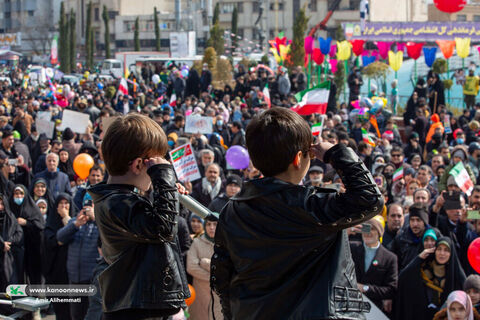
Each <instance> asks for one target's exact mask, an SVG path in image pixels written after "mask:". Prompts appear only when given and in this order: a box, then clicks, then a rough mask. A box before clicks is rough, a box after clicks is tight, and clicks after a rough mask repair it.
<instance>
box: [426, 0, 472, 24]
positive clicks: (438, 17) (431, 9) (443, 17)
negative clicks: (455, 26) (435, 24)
mask: <svg viewBox="0 0 480 320" xmlns="http://www.w3.org/2000/svg"><path fill="white" fill-rule="evenodd" d="M428 20H429V21H458V22H480V0H470V1H469V2H468V4H467V5H466V6H465V7H464V8H463V10H462V11H459V12H456V13H452V14H448V13H445V12H442V11H440V10H438V9H437V8H436V7H435V5H434V4H429V5H428Z"/></svg>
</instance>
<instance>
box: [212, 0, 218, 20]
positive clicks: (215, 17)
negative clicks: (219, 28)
mask: <svg viewBox="0 0 480 320" xmlns="http://www.w3.org/2000/svg"><path fill="white" fill-rule="evenodd" d="M219 22H220V3H218V2H217V4H216V5H215V10H214V11H213V18H212V25H215V24H217V23H219Z"/></svg>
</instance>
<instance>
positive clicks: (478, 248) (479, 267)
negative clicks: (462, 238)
mask: <svg viewBox="0 0 480 320" xmlns="http://www.w3.org/2000/svg"><path fill="white" fill-rule="evenodd" d="M467 256H468V262H470V265H471V266H472V268H473V269H474V270H475V271H477V272H479V273H480V238H477V239H475V240H473V241H472V243H470V246H469V247H468V251H467Z"/></svg>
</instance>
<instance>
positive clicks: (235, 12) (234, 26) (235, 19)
mask: <svg viewBox="0 0 480 320" xmlns="http://www.w3.org/2000/svg"><path fill="white" fill-rule="evenodd" d="M237 32H238V10H237V6H235V7H234V8H233V12H232V33H233V36H232V47H233V48H232V50H234V49H235V48H236V47H237Z"/></svg>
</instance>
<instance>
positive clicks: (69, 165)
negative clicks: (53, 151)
mask: <svg viewBox="0 0 480 320" xmlns="http://www.w3.org/2000/svg"><path fill="white" fill-rule="evenodd" d="M62 151H65V152H67V153H68V151H67V150H66V149H61V150H60V151H59V152H58V154H60V152H62ZM58 169H59V170H60V171H61V172H63V173H65V174H66V175H67V176H68V180H70V181H74V180H75V171H73V162H72V159H70V155H69V156H68V159H67V162H62V161H60V159H59V160H58Z"/></svg>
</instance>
